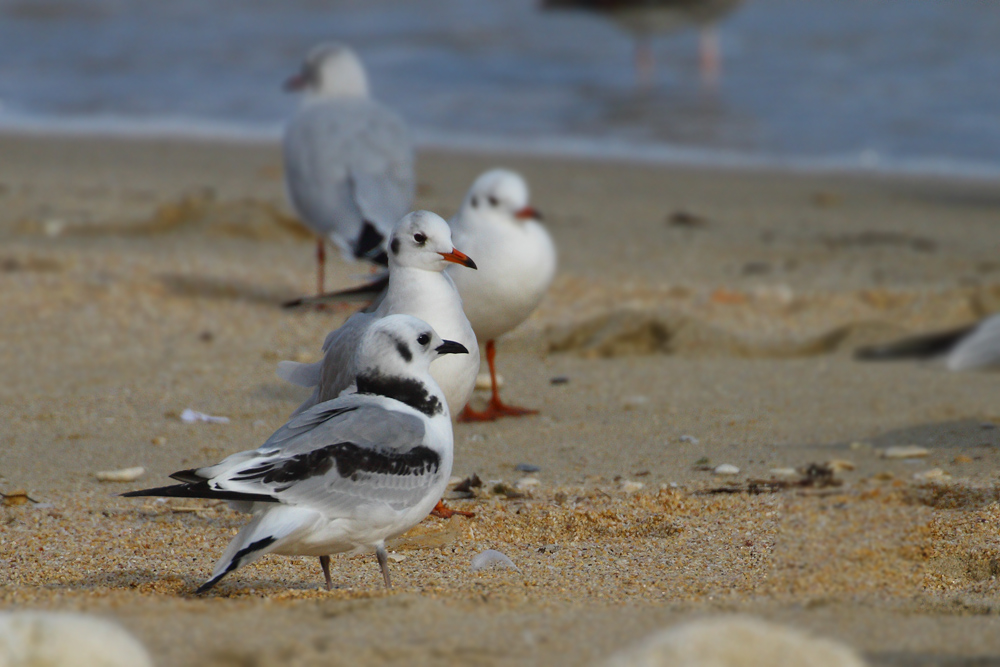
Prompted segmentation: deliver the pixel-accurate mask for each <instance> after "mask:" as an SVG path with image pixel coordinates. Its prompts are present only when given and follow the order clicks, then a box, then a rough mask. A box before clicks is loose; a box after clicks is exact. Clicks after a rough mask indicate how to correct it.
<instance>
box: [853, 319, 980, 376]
mask: <svg viewBox="0 0 1000 667" xmlns="http://www.w3.org/2000/svg"><path fill="white" fill-rule="evenodd" d="M854 358H855V359H859V360H862V361H887V360H895V359H932V358H943V359H944V363H945V366H946V367H947V368H948V370H952V371H967V370H979V369H986V368H996V367H1000V314H996V315H992V316H990V317H987V318H986V319H984V320H981V321H979V322H978V323H976V324H972V325H969V326H964V327H961V328H959V329H952V330H951V331H941V332H937V333H930V334H922V335H918V336H912V337H910V338H904V339H902V340H898V341H893V342H891V343H883V344H881V345H872V346H869V347H862V348H859V349H858V350H856V351H855V352H854Z"/></svg>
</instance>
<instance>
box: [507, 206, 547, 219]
mask: <svg viewBox="0 0 1000 667" xmlns="http://www.w3.org/2000/svg"><path fill="white" fill-rule="evenodd" d="M514 217H515V218H517V219H518V220H541V219H542V214H541V213H539V212H538V211H537V210H536V209H533V208H531V207H530V206H525V207H524V208H522V209H521V210H520V211H517V212H515V213H514Z"/></svg>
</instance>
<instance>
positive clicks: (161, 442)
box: [149, 435, 167, 447]
mask: <svg viewBox="0 0 1000 667" xmlns="http://www.w3.org/2000/svg"><path fill="white" fill-rule="evenodd" d="M149 442H150V443H152V444H154V445H156V446H157V447H160V446H162V445H165V444H167V439H166V438H164V437H163V436H162V435H158V436H156V437H155V438H153V439H152V440H150V441H149Z"/></svg>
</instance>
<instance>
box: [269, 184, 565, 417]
mask: <svg viewBox="0 0 1000 667" xmlns="http://www.w3.org/2000/svg"><path fill="white" fill-rule="evenodd" d="M540 219H541V214H539V213H538V211H537V210H536V209H534V208H532V207H531V206H530V204H529V198H528V185H527V183H526V182H525V180H524V178H523V177H522V176H521V175H520V174H518V173H517V172H514V171H510V170H508V169H493V170H490V171H487V172H485V173H483V174H482V175H480V176H479V177H478V178H477V179H476V180H475V182H474V183H473V184H472V187H471V188H470V189H469V192H468V193H467V194H466V195H465V199H464V200H463V202H462V206H461V208H460V209H459V211H458V213H457V214H456V215H455V216H454V217H453V218H452V219H451V221H450V222H449V225H450V227H451V238H453V239H455V241H456V243H457V245H459V246H462V247H465V246H466V244H467V245H468V247H469V248H475V251H473V253H472V256H473V257H481V258H482V259H481V260H479V261H477V263H476V268H477V271H476V272H475V273H473V272H471V271H464V270H463V269H461V268H460V267H458V266H448V267H447V270H446V274H447V276H446V277H450V278H451V280H452V281H453V282H454V285H455V287H456V288H457V290H458V293H459V295H460V296H461V300H462V304H463V306H464V308H465V315H466V316H467V318H468V321H469V323H470V325H471V327H472V329H473V331H474V332H475V336H476V340H479V341H485V342H486V360H487V363H488V364H489V369H490V385H491V389H492V394H491V397H490V401H489V404H488V406H487V408H486V410H484V411H476V410H473V409H472V408H470V407H469V406H468V403H467V401H468V399H469V398H470V397H471V395H472V394H471V389H470V392H469V393H468V394H466V395H465V400H466V402H465V403H463V402H460V401H459V400H458V398H457V396H456V399H455V400H452V399H451V398H449V406H450V407H451V409H452V414H457V415H458V420H459V421H492V420H494V419H497V418H498V417H513V416H520V415H530V414H536V413H537V411H536V410H529V409H526V408H519V407H515V406H512V405H506V404H504V403H503V402H502V401H501V400H500V394H499V387H498V383H497V375H496V366H495V358H496V342H495V339H497V338H499V337H500V336H502V335H503V334H505V333H507V332H508V331H511V330H512V329H514V328H515V327H517V326H518V325H519V324H521V322H523V321H525V320H526V319H528V316H529V315H531V313H532V312H533V311H534V310H535V308H536V307H537V306H538V304H539V302H540V301H541V300H542V297H543V296H545V293H546V291H548V288H549V286H550V285H551V284H552V279H553V278H554V277H555V272H556V250H555V246H554V245H553V243H552V238H551V237H550V236H549V234H548V232H547V231H545V227H543V226H542V225H541V224H540V223H539V222H538V221H539V220H540ZM458 239H461V241H459V240H458ZM456 269H457V270H456ZM391 275H392V270H390V276H391ZM388 282H389V281H388V280H387V277H386V276H381V277H378V278H376V279H375V280H373V281H372V282H370V283H368V284H366V285H362V286H361V287H357V288H354V289H350V290H344V291H341V292H330V293H327V294H323V295H320V296H319V297H316V298H314V299H302V300H300V301H299V302H293V304H294V305H298V303H307V302H326V301H344V300H352V299H365V298H367V299H374V301H373V302H372V304H373V305H372V306H371V307H374V306H376V305H378V307H380V308H381V307H382V306H381V305H379V304H384V303H385V300H386V294H387V289H386V287H387V284H388ZM414 314H416V315H418V316H420V317H424V315H423V314H419V313H414ZM355 317H356V316H355ZM352 319H353V318H352ZM426 319H427V320H428V321H429V322H431V323H432V324H433V325H434V326H435V328H438V329H440V326H439V325H438V323H437V322H435V321H434V320H433V319H431V318H430V316H427V317H426ZM349 322H350V320H348V323H349ZM345 326H346V325H345ZM445 335H449V332H447V331H446V332H445ZM455 338H456V340H460V341H462V342H463V343H464V342H465V339H462V338H458V337H457V336H455ZM328 343H329V339H328ZM470 349H471V348H470ZM473 357H474V355H470V357H469V359H467V360H466V359H464V358H463V359H462V362H463V363H465V362H468V363H470V364H471V362H472V358H473ZM281 363H282V366H283V367H284V369H283V370H282V369H279V372H280V373H282V376H283V377H285V378H286V379H289V380H290V381H292V382H296V383H297V384H304V385H305V386H314V385H315V384H316V382H317V381H316V380H315V379H314V378H315V374H316V372H315V370H310V369H309V365H301V366H299V367H300V368H302V369H303V370H302V374H303V377H304V378H305V381H297V380H296V379H294V378H295V376H296V375H297V374H298V372H299V371H296V370H294V368H295V367H296V366H297V365H296V364H294V362H290V361H283V362H281ZM478 363H479V362H478V360H477V361H476V364H477V366H476V368H477V369H478ZM433 370H434V368H433V367H432V371H433ZM435 377H436V378H437V379H438V382H440V383H441V386H442V387H444V386H445V380H444V379H442V377H441V376H440V375H436V376H435ZM473 384H474V381H473ZM445 393H447V389H446V390H445ZM306 405H308V403H307V404H306ZM463 405H464V406H465V409H464V410H462V411H461V413H459V412H458V410H459V409H460V408H461V406H463Z"/></svg>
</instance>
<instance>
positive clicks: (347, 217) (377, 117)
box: [284, 44, 414, 293]
mask: <svg viewBox="0 0 1000 667" xmlns="http://www.w3.org/2000/svg"><path fill="white" fill-rule="evenodd" d="M285 87H286V89H288V90H295V91H302V92H303V94H304V97H303V100H302V104H301V106H300V107H299V109H298V111H296V112H295V115H294V116H292V119H291V121H290V122H289V123H288V127H287V129H286V130H285V139H284V147H285V180H286V184H287V186H288V195H289V197H290V198H291V200H292V204H293V205H294V207H295V210H296V211H297V212H298V214H299V216H301V218H302V220H303V222H305V224H306V225H307V226H308V227H309V228H310V229H312V230H313V231H314V232H315V233H316V234H317V235H318V236H319V238H318V240H317V243H316V265H317V266H316V271H317V276H316V284H317V288H316V289H317V293H322V292H323V282H324V281H323V265H324V262H325V259H326V253H325V239H326V238H329V239H330V240H331V241H333V242H334V243H335V244H336V245H337V247H339V248H340V250H341V252H342V253H343V254H344V255H345V257H347V258H350V259H367V260H370V261H372V262H376V263H379V264H385V263H386V257H385V239H386V237H388V236H389V232H390V231H391V230H392V227H393V225H395V224H396V222H397V221H398V220H399V219H400V218H401V217H402V216H403V215H404V214H405V213H406V212H407V211H408V210H409V208H410V203H411V202H412V200H413V191H414V176H413V146H412V144H411V141H410V136H409V132H408V131H407V129H406V126H405V124H404V123H403V121H402V120H401V119H400V118H399V116H397V115H396V114H395V113H393V112H392V111H390V110H388V109H386V108H385V107H383V106H382V105H381V104H379V103H378V102H376V101H374V100H372V99H370V98H369V96H368V79H367V77H366V76H365V71H364V68H363V67H362V65H361V62H360V61H359V60H358V57H357V56H356V55H355V54H354V52H353V51H352V50H351V49H349V48H348V47H346V46H343V45H340V44H323V45H320V46H318V47H316V48H315V49H313V50H312V51H311V52H310V53H309V56H308V57H307V58H306V60H305V62H304V63H303V65H302V70H301V71H300V72H299V73H298V74H297V75H295V76H293V77H292V78H290V79H289V80H288V82H287V83H286V84H285Z"/></svg>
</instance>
